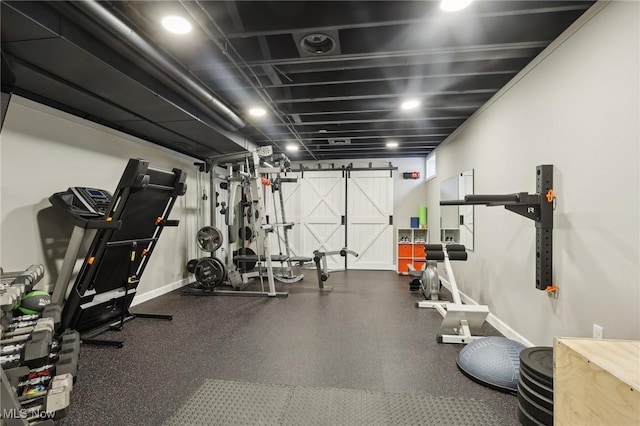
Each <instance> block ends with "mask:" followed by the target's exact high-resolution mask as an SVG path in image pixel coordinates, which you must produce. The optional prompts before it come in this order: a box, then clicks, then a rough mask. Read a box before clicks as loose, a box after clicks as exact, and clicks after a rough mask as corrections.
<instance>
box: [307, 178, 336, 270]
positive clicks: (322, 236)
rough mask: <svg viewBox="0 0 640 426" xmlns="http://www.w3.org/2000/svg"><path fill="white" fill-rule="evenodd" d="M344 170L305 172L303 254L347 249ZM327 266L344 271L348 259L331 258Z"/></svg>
mask: <svg viewBox="0 0 640 426" xmlns="http://www.w3.org/2000/svg"><path fill="white" fill-rule="evenodd" d="M344 179H345V178H344V177H343V176H342V171H340V170H336V171H333V170H332V171H322V172H314V171H305V172H304V177H303V178H302V179H300V180H299V181H298V182H300V186H299V191H300V202H301V204H300V234H301V235H300V239H301V243H302V246H303V250H304V251H303V253H304V255H306V256H310V257H311V256H313V251H314V250H320V251H324V252H327V251H334V250H340V249H341V248H342V247H344V240H345V237H344V225H343V224H342V217H343V216H344V214H345V193H344V191H345V184H344ZM327 267H329V268H330V269H336V268H344V258H342V257H340V256H339V255H335V256H327Z"/></svg>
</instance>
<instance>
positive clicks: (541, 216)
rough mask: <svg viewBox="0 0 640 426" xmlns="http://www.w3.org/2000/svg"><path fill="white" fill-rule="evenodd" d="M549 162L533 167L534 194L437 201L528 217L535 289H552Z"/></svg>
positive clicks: (443, 204)
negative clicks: (494, 208) (533, 240)
mask: <svg viewBox="0 0 640 426" xmlns="http://www.w3.org/2000/svg"><path fill="white" fill-rule="evenodd" d="M554 202H555V195H554V193H553V165H551V164H544V165H540V166H538V167H536V193H535V194H528V193H526V192H519V193H516V194H503V195H467V196H466V197H464V200H453V201H441V202H440V205H441V206H458V205H486V206H504V208H505V209H507V210H510V211H512V212H514V213H517V214H519V215H521V216H524V217H527V218H529V219H532V220H533V221H535V223H536V288H537V289H539V290H545V291H550V289H551V291H555V290H556V289H557V287H555V286H554V285H553V277H552V261H553V259H552V257H553V256H552V242H553V239H552V232H553V208H554Z"/></svg>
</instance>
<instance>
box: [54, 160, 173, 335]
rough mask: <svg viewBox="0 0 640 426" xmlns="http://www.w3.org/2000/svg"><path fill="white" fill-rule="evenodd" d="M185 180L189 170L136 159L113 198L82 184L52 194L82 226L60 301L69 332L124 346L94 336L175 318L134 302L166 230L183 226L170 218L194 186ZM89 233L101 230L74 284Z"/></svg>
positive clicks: (77, 227) (58, 292) (63, 274)
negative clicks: (140, 310)
mask: <svg viewBox="0 0 640 426" xmlns="http://www.w3.org/2000/svg"><path fill="white" fill-rule="evenodd" d="M185 179H186V174H185V173H183V172H182V170H179V169H173V170H172V171H164V170H159V169H154V168H151V167H149V163H148V162H147V161H144V160H140V159H131V160H129V162H128V163H127V166H126V168H125V170H124V173H123V174H122V177H121V178H120V182H119V183H118V186H117V188H116V190H115V192H114V194H113V196H111V194H109V193H108V192H106V191H104V190H99V189H95V188H79V187H74V188H69V190H67V191H66V192H59V193H56V194H53V195H52V196H51V197H49V201H51V204H53V206H54V207H55V208H57V209H58V210H61V211H63V212H64V213H65V215H66V216H67V217H69V218H70V219H71V220H72V221H73V223H74V231H73V234H72V236H71V240H70V242H69V246H68V248H67V253H66V255H65V258H64V262H63V266H62V268H61V270H60V274H59V276H58V281H57V282H56V286H55V288H54V294H53V300H52V302H53V303H58V304H59V305H61V306H63V310H62V319H61V322H62V327H61V329H63V330H64V329H67V328H72V329H74V330H77V331H79V332H80V333H81V340H82V342H83V343H91V344H99V345H108V346H117V347H122V345H123V342H122V341H112V340H98V339H94V337H95V336H97V335H99V334H101V333H103V332H105V331H108V330H120V329H122V327H123V325H124V323H125V322H127V321H130V320H132V319H134V318H136V317H138V318H156V319H165V320H171V319H172V318H171V316H169V315H153V314H132V313H130V312H129V307H130V306H131V302H132V301H133V298H134V296H135V295H136V289H137V286H138V283H139V282H140V278H141V277H142V273H143V272H144V270H145V267H146V266H147V264H148V262H149V259H150V257H151V255H152V253H153V250H154V248H155V247H156V244H157V242H158V239H159V238H160V234H161V233H162V230H163V229H164V228H165V227H167V226H177V225H178V221H177V220H169V214H170V213H171V210H172V208H173V206H174V204H175V201H176V199H177V197H179V196H181V195H183V194H184V193H185V191H186V183H185ZM87 230H92V231H94V232H95V235H94V237H93V241H92V243H91V245H90V248H89V250H88V252H87V253H86V255H85V256H84V259H85V260H84V263H83V264H82V267H81V268H80V271H79V272H78V275H77V277H76V279H75V281H74V282H73V284H72V285H69V282H70V281H71V276H72V275H73V270H74V265H75V262H76V259H77V258H78V257H79V256H80V255H81V253H80V251H81V250H82V247H83V244H82V242H83V240H84V238H85V234H86V231H87ZM65 299H66V301H65Z"/></svg>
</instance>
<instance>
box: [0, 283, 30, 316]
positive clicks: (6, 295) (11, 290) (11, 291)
mask: <svg viewBox="0 0 640 426" xmlns="http://www.w3.org/2000/svg"><path fill="white" fill-rule="evenodd" d="M24 290H25V287H24V285H17V286H11V287H8V288H5V289H4V290H2V291H0V309H2V310H3V311H5V312H9V311H11V310H13V307H14V306H15V304H16V302H17V301H18V300H20V299H21V298H22V295H23V294H24Z"/></svg>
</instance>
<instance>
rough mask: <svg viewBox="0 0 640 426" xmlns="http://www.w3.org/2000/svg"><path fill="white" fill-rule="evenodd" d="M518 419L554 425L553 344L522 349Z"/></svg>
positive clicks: (529, 423) (533, 425) (531, 425)
mask: <svg viewBox="0 0 640 426" xmlns="http://www.w3.org/2000/svg"><path fill="white" fill-rule="evenodd" d="M518 420H520V424H522V425H523V426H539V425H549V426H552V425H553V348H551V347H546V346H536V347H532V348H527V349H524V350H523V351H522V352H520V372H519V378H518Z"/></svg>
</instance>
